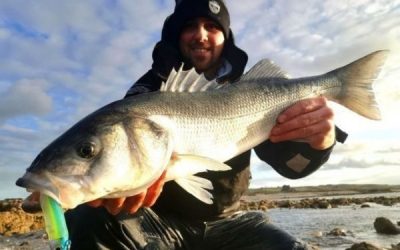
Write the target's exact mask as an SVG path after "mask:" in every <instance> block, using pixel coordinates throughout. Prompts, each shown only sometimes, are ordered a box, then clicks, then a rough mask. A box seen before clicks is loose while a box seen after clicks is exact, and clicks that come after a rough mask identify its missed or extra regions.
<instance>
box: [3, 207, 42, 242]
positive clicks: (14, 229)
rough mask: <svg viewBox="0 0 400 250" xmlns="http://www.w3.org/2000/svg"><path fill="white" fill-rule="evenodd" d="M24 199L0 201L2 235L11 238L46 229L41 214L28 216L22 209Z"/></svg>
mask: <svg viewBox="0 0 400 250" xmlns="http://www.w3.org/2000/svg"><path fill="white" fill-rule="evenodd" d="M21 204H22V199H6V200H2V201H0V207H1V210H0V211H1V212H0V235H4V236H11V235H15V234H23V233H28V232H31V231H33V230H37V229H41V228H44V222H43V216H42V215H41V214H36V215H33V214H28V213H25V212H24V211H23V210H22V208H21Z"/></svg>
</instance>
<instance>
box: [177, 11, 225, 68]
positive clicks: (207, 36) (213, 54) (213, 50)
mask: <svg viewBox="0 0 400 250" xmlns="http://www.w3.org/2000/svg"><path fill="white" fill-rule="evenodd" d="M224 42H225V37H224V33H223V32H222V29H221V28H220V27H219V26H218V24H217V23H215V22H214V21H212V20H211V19H208V18H203V17H201V18H196V19H193V20H191V21H189V22H187V23H186V25H185V26H184V27H183V29H182V32H181V35H180V40H179V47H180V50H181V53H182V55H183V56H184V58H185V59H186V60H188V61H190V62H191V63H192V64H193V66H194V67H195V68H196V70H197V71H198V72H201V73H203V72H204V73H209V72H210V71H214V72H215V70H216V69H217V67H218V66H219V62H220V57H221V53H222V50H223V48H224Z"/></svg>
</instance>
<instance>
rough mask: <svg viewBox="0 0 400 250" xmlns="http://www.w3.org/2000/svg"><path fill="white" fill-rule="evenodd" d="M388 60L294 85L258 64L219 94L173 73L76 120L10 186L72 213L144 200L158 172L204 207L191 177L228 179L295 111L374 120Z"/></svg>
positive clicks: (207, 197)
mask: <svg viewBox="0 0 400 250" xmlns="http://www.w3.org/2000/svg"><path fill="white" fill-rule="evenodd" d="M387 54H388V51H376V52H374V53H371V54H369V55H367V56H365V57H363V58H361V59H358V60H357V61H355V62H353V63H350V64H348V65H346V66H344V67H341V68H338V69H336V70H333V71H330V72H328V73H326V74H322V75H319V76H312V77H305V78H299V79H289V78H288V77H287V76H286V74H285V73H284V72H283V71H282V70H281V69H280V68H279V67H278V66H276V65H274V64H273V63H272V62H270V61H269V60H261V61H260V62H258V63H257V64H256V65H255V66H254V67H252V68H251V69H250V70H249V71H248V72H247V73H246V74H245V75H243V76H242V77H241V79H240V80H239V81H238V82H235V83H233V84H226V85H224V84H218V83H217V82H216V81H208V80H206V79H205V77H204V76H203V75H201V76H199V75H198V74H197V73H196V71H195V70H193V69H192V70H190V71H183V70H182V69H180V70H179V71H178V72H176V71H175V70H173V71H172V72H171V74H170V76H169V78H168V79H167V81H166V82H165V83H163V85H162V87H161V90H160V91H157V92H150V93H145V94H141V95H137V96H134V97H130V98H126V99H123V100H119V101H115V102H113V103H111V104H108V105H106V106H104V107H102V108H100V109H99V110H97V111H95V112H93V113H92V114H90V115H88V116H87V117H85V118H83V119H82V120H81V121H79V122H78V123H77V124H75V125H74V126H73V127H72V128H70V129H69V130H67V131H66V132H65V133H64V134H62V135H61V136H60V137H59V138H57V139H56V140H55V141H53V142H52V143H51V144H50V145H48V146H47V147H46V148H45V149H44V150H43V151H42V152H41V153H40V154H39V155H38V156H37V158H36V159H35V160H34V161H33V163H32V164H31V166H30V167H29V168H28V169H27V171H26V173H25V174H24V176H23V177H21V178H19V179H18V180H17V183H16V184H17V185H18V186H21V187H25V188H27V190H28V191H39V192H42V193H44V194H46V195H48V196H50V197H52V198H53V199H55V200H56V201H57V202H59V203H60V204H61V205H62V206H63V207H64V208H73V207H75V206H77V205H79V204H81V203H84V202H87V201H90V200H94V199H97V198H101V197H123V196H130V195H135V194H138V193H140V192H143V191H144V190H145V189H146V188H148V187H149V186H150V185H151V184H152V183H154V182H155V181H156V180H157V179H158V178H159V176H160V175H161V174H162V172H163V171H164V170H167V181H169V180H174V181H176V182H177V183H178V184H179V185H180V186H181V187H182V188H184V189H185V190H187V191H188V192H189V193H191V194H193V195H194V196H195V197H197V198H199V199H200V200H202V201H204V202H206V203H212V195H211V194H210V192H209V191H208V190H211V189H212V184H211V182H210V181H208V180H206V179H204V178H200V177H197V176H194V174H196V173H198V172H203V171H207V170H209V171H225V170H229V169H230V167H228V166H227V165H225V164H223V162H225V161H227V160H229V159H231V158H233V157H235V156H237V155H239V154H240V153H242V152H245V151H247V150H249V149H251V148H253V147H255V146H257V145H258V144H260V143H261V142H263V141H265V140H267V139H268V137H269V133H270V130H271V128H272V127H273V126H274V124H275V122H276V119H277V116H278V115H279V114H280V113H281V112H282V111H283V110H284V109H286V108H287V107H288V106H290V105H292V104H294V103H296V102H297V101H299V100H302V99H305V98H310V97H316V96H320V95H323V96H326V97H327V98H328V99H330V100H333V101H335V102H337V103H340V104H342V105H344V106H346V107H347V108H349V109H351V110H353V111H354V112H357V113H358V114H360V115H363V116H365V117H367V118H370V119H380V112H379V109H378V105H377V103H376V101H375V97H374V93H373V90H372V83H373V81H374V79H375V78H376V77H377V75H378V74H379V72H380V69H381V67H382V65H383V63H384V61H385V59H386V57H387Z"/></svg>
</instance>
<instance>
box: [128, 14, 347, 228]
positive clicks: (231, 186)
mask: <svg viewBox="0 0 400 250" xmlns="http://www.w3.org/2000/svg"><path fill="white" fill-rule="evenodd" d="M174 25H175V24H174V19H173V18H171V17H169V18H167V20H166V21H165V23H164V27H163V36H162V39H161V41H160V42H158V43H157V44H156V46H155V48H154V51H153V55H152V56H153V65H152V68H151V69H150V70H149V71H148V72H147V73H146V74H144V75H143V76H142V77H141V78H140V79H139V80H137V81H136V82H135V83H134V85H133V86H132V87H131V88H130V89H129V90H128V92H127V94H126V96H125V98H134V95H137V94H142V93H146V92H151V91H157V90H159V89H160V86H161V82H162V81H165V80H166V78H167V76H168V74H169V73H170V71H171V69H172V67H174V68H175V69H176V70H177V69H178V68H179V67H180V66H181V64H182V62H183V59H182V56H181V55H180V52H179V51H178V45H177V43H176V39H171V38H170V37H168V35H167V34H171V32H172V31H171V32H169V29H171V27H176V25H175V26H174ZM222 56H223V58H224V59H225V61H226V62H228V63H229V64H230V65H231V71H230V72H229V73H228V74H226V75H223V76H222V77H219V78H217V81H219V82H229V83H231V84H235V82H236V81H237V80H238V79H239V78H240V76H241V75H242V74H243V72H244V69H245V66H246V63H247V54H246V53H245V52H244V51H243V50H241V49H239V48H238V47H236V46H235V43H234V38H233V34H232V31H231V30H229V36H228V38H227V39H226V43H225V46H224V51H223V54H222ZM189 66H190V65H189ZM336 132H337V133H336V135H337V140H338V141H341V142H343V141H344V140H345V137H346V134H345V133H344V132H342V131H341V130H339V129H336ZM332 148H333V146H332V147H331V148H328V149H326V150H315V149H312V148H311V147H310V146H309V145H308V144H306V143H300V142H293V141H287V142H281V143H272V142H270V141H269V140H267V141H265V142H263V143H261V144H260V145H258V146H256V147H255V148H254V152H255V153H256V155H257V156H258V157H259V158H260V159H261V160H262V161H264V162H266V163H267V164H268V165H270V166H271V167H273V168H274V169H275V170H276V171H277V172H278V173H279V174H281V175H282V176H284V177H287V178H290V179H297V178H302V177H305V176H307V175H309V174H311V173H312V172H314V171H315V170H317V169H318V168H319V167H320V166H321V165H322V164H323V163H325V162H326V161H327V160H328V158H329V156H330V153H331V151H332ZM250 154H251V153H250V150H249V151H247V152H244V153H242V154H241V155H239V156H236V157H234V158H233V159H231V160H229V161H227V162H226V164H228V165H229V166H231V167H232V170H230V171H226V172H207V173H201V174H199V176H202V177H205V178H207V179H209V180H211V182H212V183H213V186H214V190H213V191H212V194H213V197H214V203H213V204H212V205H208V204H204V203H203V202H201V201H199V200H197V199H196V198H194V197H193V196H192V195H191V194H189V193H187V192H186V191H185V190H183V189H182V188H181V187H180V186H178V185H177V184H176V183H175V182H173V181H171V182H167V183H165V185H164V188H163V192H162V193H161V195H160V197H159V198H158V200H157V202H156V204H155V205H154V207H153V208H154V210H155V211H158V212H160V213H169V214H174V215H176V216H180V217H183V218H187V219H191V220H196V221H202V220H213V219H217V218H220V217H225V216H228V215H230V214H232V213H233V212H235V211H237V209H238V208H239V203H240V198H241V197H242V195H243V194H244V193H245V192H246V191H247V189H248V187H249V182H250V179H251V173H250ZM302 160H303V163H299V162H301V161H302ZM296 161H297V163H296ZM304 162H306V163H304ZM307 162H308V163H307ZM289 163H290V164H289ZM293 164H294V165H296V164H300V165H301V164H303V166H300V168H296V167H293ZM188 167H190V166H188ZM266 167H267V166H266ZM299 169H300V170H299ZM265 184H266V185H267V184H268V183H265Z"/></svg>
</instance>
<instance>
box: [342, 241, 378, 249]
mask: <svg viewBox="0 0 400 250" xmlns="http://www.w3.org/2000/svg"><path fill="white" fill-rule="evenodd" d="M346 250H383V248H381V247H378V246H375V245H373V244H371V243H368V242H361V243H356V244H353V245H352V246H351V247H350V248H346Z"/></svg>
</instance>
